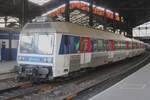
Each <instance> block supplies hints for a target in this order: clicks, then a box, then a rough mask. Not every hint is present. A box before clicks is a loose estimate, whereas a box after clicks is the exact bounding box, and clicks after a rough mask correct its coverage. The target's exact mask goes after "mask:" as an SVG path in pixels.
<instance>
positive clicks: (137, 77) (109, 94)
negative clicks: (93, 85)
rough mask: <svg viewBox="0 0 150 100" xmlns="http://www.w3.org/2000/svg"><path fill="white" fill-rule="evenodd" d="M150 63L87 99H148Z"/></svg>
mask: <svg viewBox="0 0 150 100" xmlns="http://www.w3.org/2000/svg"><path fill="white" fill-rule="evenodd" d="M149 98H150V63H149V64H148V65H146V66H145V67H143V68H142V69H140V70H139V71H137V72H135V73H133V74H132V75H130V76H128V77H127V78H125V79H123V80H122V81H120V82H119V83H117V84H115V85H114V86H112V87H110V88H108V89H106V90H105V91H103V92H101V93H100V94H98V95H96V96H94V97H92V98H90V99H89V100H149Z"/></svg>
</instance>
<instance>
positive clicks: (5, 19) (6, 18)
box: [4, 16, 8, 27]
mask: <svg viewBox="0 0 150 100" xmlns="http://www.w3.org/2000/svg"><path fill="white" fill-rule="evenodd" d="M7 20H8V17H7V16H5V18H4V21H5V27H7Z"/></svg>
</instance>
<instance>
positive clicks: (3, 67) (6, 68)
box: [0, 61, 17, 74]
mask: <svg viewBox="0 0 150 100" xmlns="http://www.w3.org/2000/svg"><path fill="white" fill-rule="evenodd" d="M15 65H17V62H16V61H10V62H0V74H2V73H7V72H11V71H12V70H13V68H14V66H15Z"/></svg>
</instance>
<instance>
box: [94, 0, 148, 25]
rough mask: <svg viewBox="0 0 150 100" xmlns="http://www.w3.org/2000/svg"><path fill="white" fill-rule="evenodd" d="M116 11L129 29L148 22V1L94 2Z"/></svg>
mask: <svg viewBox="0 0 150 100" xmlns="http://www.w3.org/2000/svg"><path fill="white" fill-rule="evenodd" d="M95 1H96V2H97V3H101V4H103V5H107V7H108V8H112V9H114V10H116V11H118V12H119V13H120V14H121V15H123V16H124V18H126V19H127V21H128V22H129V23H130V24H131V27H135V26H138V25H140V24H143V23H145V22H147V21H149V20H150V6H149V5H150V0H95Z"/></svg>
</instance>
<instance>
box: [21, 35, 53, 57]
mask: <svg viewBox="0 0 150 100" xmlns="http://www.w3.org/2000/svg"><path fill="white" fill-rule="evenodd" d="M53 46H54V35H51V34H48V33H30V34H29V33H27V34H22V35H21V41H20V53H30V54H43V55H47V54H52V53H53Z"/></svg>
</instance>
